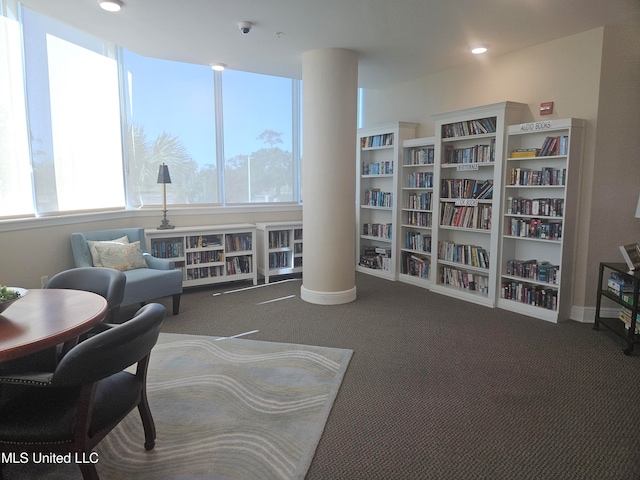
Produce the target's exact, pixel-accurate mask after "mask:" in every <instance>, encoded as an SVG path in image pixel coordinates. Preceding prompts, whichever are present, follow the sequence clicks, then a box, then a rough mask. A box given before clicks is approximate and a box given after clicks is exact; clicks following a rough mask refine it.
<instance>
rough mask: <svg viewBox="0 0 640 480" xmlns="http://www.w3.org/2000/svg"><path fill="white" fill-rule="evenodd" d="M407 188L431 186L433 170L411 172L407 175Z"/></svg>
mask: <svg viewBox="0 0 640 480" xmlns="http://www.w3.org/2000/svg"><path fill="white" fill-rule="evenodd" d="M407 187H409V188H433V172H413V173H410V174H409V175H408V176H407Z"/></svg>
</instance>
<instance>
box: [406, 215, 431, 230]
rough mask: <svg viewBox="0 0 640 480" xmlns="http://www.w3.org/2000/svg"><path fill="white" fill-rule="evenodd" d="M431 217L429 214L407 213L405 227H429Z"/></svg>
mask: <svg viewBox="0 0 640 480" xmlns="http://www.w3.org/2000/svg"><path fill="white" fill-rule="evenodd" d="M432 222H433V215H432V213H431V212H407V225H412V226H414V227H431V225H432Z"/></svg>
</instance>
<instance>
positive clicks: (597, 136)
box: [363, 27, 640, 321]
mask: <svg viewBox="0 0 640 480" xmlns="http://www.w3.org/2000/svg"><path fill="white" fill-rule="evenodd" d="M638 30H639V29H638V28H635V27H626V28H621V27H615V28H614V27H607V28H598V29H595V30H591V31H588V32H584V33H581V34H577V35H572V36H568V37H564V38H560V39H558V40H554V41H552V42H547V43H544V44H541V45H537V46H534V47H531V48H526V49H522V50H519V51H517V52H515V53H511V54H508V55H503V56H499V57H491V56H488V57H485V58H477V59H475V58H474V59H473V60H474V61H472V62H470V63H469V64H468V65H466V66H464V67H460V68H457V69H453V70H449V71H446V72H442V73H438V74H434V75H430V76H427V77H424V78H421V79H418V80H415V81H412V82H406V83H402V84H398V85H393V86H391V87H388V88H384V89H379V90H368V91H366V92H365V93H364V102H363V104H364V109H363V125H364V126H370V125H375V124H378V123H384V122H389V121H393V120H401V121H409V122H418V123H419V127H418V132H417V134H418V136H430V135H434V122H433V119H432V115H433V114H436V113H442V112H447V111H452V110H457V109H461V108H468V107H474V106H479V105H485V104H490V103H494V102H501V101H505V100H510V101H515V102H522V103H526V104H528V105H529V110H528V111H527V112H525V115H524V117H523V119H522V121H523V122H529V121H535V120H539V119H541V118H544V119H554V118H567V117H575V118H582V119H584V120H586V132H585V142H584V155H583V158H582V186H581V192H580V211H579V212H578V215H579V219H578V220H579V224H580V226H579V228H578V232H577V233H578V237H579V239H580V241H579V242H578V245H577V248H576V259H575V261H576V264H577V265H576V273H575V278H574V292H573V294H574V298H573V305H574V306H575V307H576V308H575V309H574V313H572V318H574V319H576V320H585V321H590V320H591V319H592V318H593V316H592V315H593V306H594V305H595V293H596V283H597V282H596V278H597V265H598V262H600V261H621V260H622V259H621V257H620V255H619V254H618V253H617V246H618V245H620V244H621V243H625V242H626V243H628V242H629V241H640V220H635V219H634V218H632V217H633V213H632V212H631V209H632V207H633V208H635V205H636V203H637V200H638V195H639V194H640V169H639V168H638V166H639V162H638V153H637V152H639V151H640V136H638V135H637V134H636V130H637V125H638V124H640V123H639V122H638V120H639V118H638V113H637V112H638V111H640V109H639V108H638V101H639V98H640V92H639V91H638V81H639V79H640V76H639V74H638V72H639V71H640V66H639V62H640V49H639V48H638V43H639V42H640V40H639V39H640V33H639V31H638ZM547 101H553V102H554V113H553V115H549V116H545V117H541V116H540V115H539V112H538V107H539V104H540V103H542V102H547ZM601 123H605V125H602V126H601ZM630 164H633V165H630ZM615 186H617V188H616V187H615ZM607 192H609V193H607ZM614 192H615V193H614ZM620 205H624V208H622V209H621V208H620ZM605 225H606V228H603V226H605Z"/></svg>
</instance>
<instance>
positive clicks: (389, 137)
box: [360, 133, 393, 148]
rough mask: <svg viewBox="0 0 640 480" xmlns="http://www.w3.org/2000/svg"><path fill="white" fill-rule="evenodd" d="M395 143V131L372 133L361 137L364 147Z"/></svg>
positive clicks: (361, 143) (361, 144)
mask: <svg viewBox="0 0 640 480" xmlns="http://www.w3.org/2000/svg"><path fill="white" fill-rule="evenodd" d="M391 145H393V133H384V134H382V135H371V136H369V137H362V138H361V139H360V146H361V147H362V148H371V147H384V146H391Z"/></svg>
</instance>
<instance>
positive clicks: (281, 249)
mask: <svg viewBox="0 0 640 480" xmlns="http://www.w3.org/2000/svg"><path fill="white" fill-rule="evenodd" d="M256 229H257V235H258V237H257V241H258V274H259V275H262V276H264V282H265V283H269V280H270V277H272V276H274V275H285V274H290V273H299V272H302V222H299V221H294V222H266V223H256Z"/></svg>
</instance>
